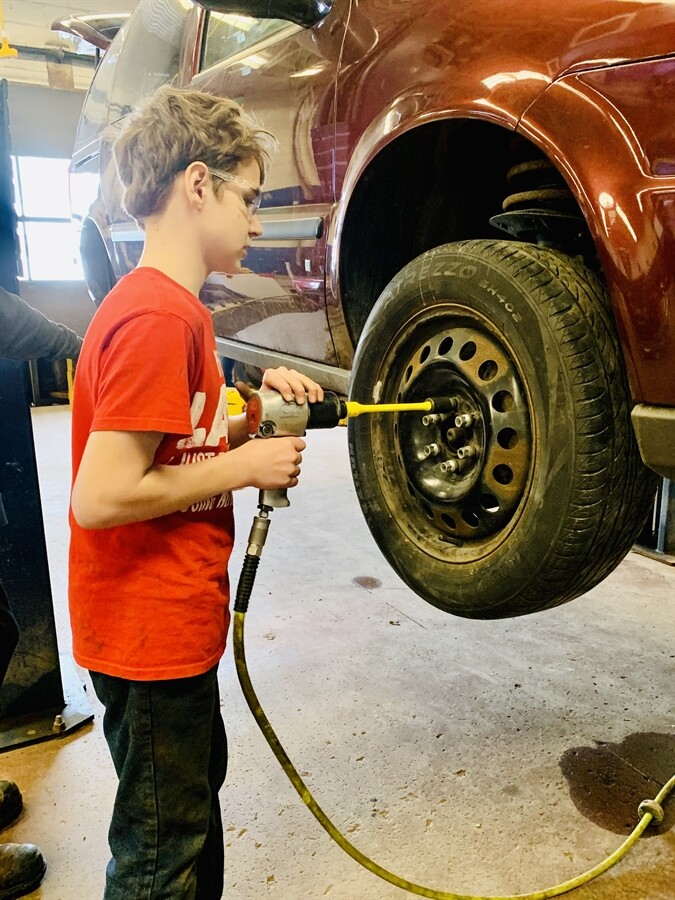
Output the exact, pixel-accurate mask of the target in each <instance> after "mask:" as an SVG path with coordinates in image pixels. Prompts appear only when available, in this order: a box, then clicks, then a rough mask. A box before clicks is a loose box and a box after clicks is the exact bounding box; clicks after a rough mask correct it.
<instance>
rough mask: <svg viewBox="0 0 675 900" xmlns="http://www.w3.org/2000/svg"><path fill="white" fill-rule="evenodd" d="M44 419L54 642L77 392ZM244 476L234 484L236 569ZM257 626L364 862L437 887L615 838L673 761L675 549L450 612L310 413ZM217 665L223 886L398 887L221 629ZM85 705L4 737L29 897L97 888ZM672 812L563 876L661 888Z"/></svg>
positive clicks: (534, 885) (596, 889) (643, 889)
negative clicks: (253, 699)
mask: <svg viewBox="0 0 675 900" xmlns="http://www.w3.org/2000/svg"><path fill="white" fill-rule="evenodd" d="M34 425H35V432H36V443H37V449H38V462H39V468H40V473H41V481H42V493H43V505H44V510H45V527H46V533H47V543H48V548H49V554H50V565H51V569H52V580H53V593H54V603H55V607H56V617H57V624H58V629H59V641H60V646H61V650H62V652H63V653H64V654H68V653H69V633H68V626H67V614H66V602H65V596H66V555H67V528H66V527H65V516H66V509H67V496H68V479H69V454H68V450H67V447H68V440H69V437H68V434H69V412H68V410H67V409H64V408H48V409H40V410H37V411H36V412H35V414H34ZM256 497H257V495H256V492H255V491H248V492H244V493H242V494H240V495H239V496H238V497H237V510H238V524H239V538H240V539H239V552H238V553H237V555H236V557H235V560H234V564H233V567H232V573H233V575H234V579H235V580H236V577H237V575H238V571H239V565H240V561H241V551H242V547H243V544H244V543H245V540H244V539H245V536H246V535H247V534H248V529H249V524H250V521H251V517H252V515H253V514H254V512H255V504H256ZM533 540H536V536H534V535H533ZM247 648H248V658H249V666H250V671H251V677H252V679H253V683H254V685H255V687H256V689H257V691H258V693H259V696H260V699H261V702H262V706H263V708H264V709H265V710H266V711H267V713H268V715H269V717H270V719H271V721H272V723H273V725H274V726H275V728H276V729H277V732H278V734H279V737H280V739H281V742H282V743H283V745H284V746H285V748H286V749H287V751H288V753H289V755H290V757H291V759H292V760H293V761H294V763H295V764H296V766H297V768H298V769H299V770H300V772H301V773H302V774H303V775H304V777H305V779H306V781H307V784H308V786H309V788H310V790H312V791H313V792H314V794H315V797H316V799H317V801H318V802H319V803H320V804H321V805H322V807H323V808H324V810H325V811H326V812H327V813H328V814H329V815H330V816H331V818H332V819H333V821H334V822H335V823H336V825H337V826H338V827H339V828H341V830H343V831H344V832H345V833H346V834H347V835H348V837H349V839H350V840H352V841H353V842H354V843H355V845H356V846H357V847H358V848H359V849H360V850H362V851H363V852H364V853H366V854H367V855H369V856H372V857H373V858H374V859H375V860H376V861H377V862H378V863H380V864H381V865H383V866H384V867H386V868H389V869H391V870H393V871H394V872H396V873H397V874H398V875H400V876H402V877H404V878H407V879H409V880H411V881H414V882H417V883H419V884H423V885H426V886H429V887H432V888H435V889H438V890H444V891H453V892H456V893H466V894H486V895H492V894H496V895H512V894H516V893H524V892H529V891H534V890H537V889H539V890H540V889H543V888H547V887H550V886H552V885H555V884H557V883H559V882H562V881H565V880H567V879H570V878H572V877H574V876H576V875H577V874H579V873H581V872H583V871H584V870H586V869H587V868H589V867H591V866H593V865H595V864H596V863H598V862H600V861H601V860H602V859H604V857H605V856H606V855H608V854H609V853H610V852H612V851H614V850H615V849H616V848H617V847H618V846H619V845H620V844H621V842H622V841H623V840H624V837H625V836H626V835H627V833H628V832H629V830H630V829H631V828H632V827H633V825H634V823H635V821H636V809H637V805H638V803H639V802H640V801H641V800H643V799H645V798H649V797H653V796H655V794H656V793H657V791H658V789H659V787H660V786H661V785H662V784H663V783H664V782H665V781H666V780H667V778H668V777H669V776H670V775H672V774H673V773H675V704H674V691H673V670H674V665H675V663H674V660H675V569H673V568H672V567H669V566H667V565H665V564H664V563H661V562H657V561H653V560H651V559H648V558H645V557H643V556H640V555H638V554H635V553H631V554H630V555H629V556H628V558H627V559H626V560H625V561H624V563H623V564H622V565H621V566H620V567H619V569H618V570H617V571H616V572H615V573H614V574H613V575H612V576H610V577H609V578H608V579H607V580H606V581H605V582H604V583H603V584H602V585H600V587H598V588H596V589H595V590H593V591H591V592H590V593H589V594H587V595H586V596H584V597H582V598H580V599H578V600H576V601H574V602H573V603H570V604H568V605H566V606H563V607H561V608H559V609H556V610H553V611H550V612H547V613H542V614H539V615H536V616H532V617H529V618H524V619H512V620H506V621H496V622H475V621H465V620H462V619H458V618H453V617H450V616H448V615H446V614H444V613H441V612H439V611H438V610H436V609H434V608H432V607H431V606H429V605H427V604H425V603H424V602H423V601H422V600H420V599H419V598H417V597H416V596H415V595H414V594H412V593H411V591H410V590H408V589H407V588H406V587H405V586H404V585H403V583H402V582H401V581H400V580H399V579H398V578H397V576H396V575H395V574H394V573H393V571H392V570H391V569H390V568H389V566H388V565H387V563H386V562H385V561H384V559H383V558H382V557H381V555H380V554H379V552H378V550H377V548H376V546H375V545H374V543H373V541H372V539H371V537H370V534H369V532H368V531H367V529H366V526H365V524H364V521H363V519H362V517H361V514H360V511H359V507H358V503H357V500H356V497H355V494H354V489H353V486H352V482H351V476H350V473H349V466H348V459H347V435H346V430H345V429H336V430H335V431H332V432H325V433H321V432H317V433H312V434H310V437H309V449H308V451H307V453H306V456H305V463H304V469H303V476H302V479H301V485H300V486H299V487H298V488H297V489H296V490H294V491H293V493H292V505H291V508H290V509H288V510H278V511H275V513H274V514H273V516H272V526H271V529H270V536H269V539H268V543H267V547H266V550H265V554H264V556H263V559H262V562H261V565H260V570H259V575H258V581H257V585H256V592H255V594H254V597H253V600H252V604H251V611H250V612H249V614H248V616H247ZM80 674H81V677H82V679H83V680H85V681H86V679H87V676H86V673H84V672H81V673H80ZM221 683H222V694H223V714H224V718H225V721H226V726H227V729H228V734H229V740H230V751H231V755H230V771H229V775H228V782H227V784H226V786H225V788H224V789H223V792H222V807H223V816H224V824H225V828H226V829H227V831H226V834H227V850H226V892H225V896H226V897H229V898H237V900H260V898H261V897H276V898H278V900H322V898H328V900H389V898H391V900H396V898H403V897H405V896H406V894H405V892H404V891H402V890H400V889H398V888H395V887H393V886H391V885H389V884H386V883H385V882H383V881H380V880H379V879H378V878H376V877H375V876H374V875H372V874H371V873H369V872H368V871H366V870H365V869H363V868H361V867H360V866H359V865H358V864H357V863H355V862H354V861H353V860H351V859H350V858H349V857H348V856H347V855H346V854H344V853H343V852H342V851H341V850H340V849H338V848H337V847H336V845H335V844H333V843H332V841H331V840H330V839H329V838H328V836H327V835H326V834H325V833H324V832H323V831H322V829H321V828H320V826H319V825H318V823H317V822H316V821H315V820H314V819H313V817H312V816H311V814H310V813H309V811H308V810H307V809H306V808H305V807H304V806H303V804H302V803H301V801H300V800H299V798H298V797H297V795H296V793H295V791H294V790H293V788H292V787H291V785H290V783H289V782H288V781H287V779H286V776H285V775H284V774H283V772H282V770H281V768H280V767H279V765H278V763H277V762H276V760H275V759H274V757H273V756H272V753H271V751H270V750H269V748H268V747H267V745H266V743H265V742H264V739H263V738H262V736H261V734H260V732H259V731H258V729H257V726H256V725H255V723H254V721H253V719H252V717H251V715H250V713H249V712H248V709H247V708H246V706H245V703H244V700H243V699H242V696H241V692H240V689H239V686H238V684H237V683H236V676H235V674H234V668H233V663H232V657H231V651H230V650H228V652H227V654H226V658H225V660H224V661H223V663H222V664H221ZM89 690H90V695H91V697H92V701H93V702H94V704H95V698H94V697H93V693H92V692H91V688H90V689H89ZM95 711H96V716H95V719H94V722H93V724H91V725H88V726H85V727H84V728H83V729H82V730H80V731H79V732H77V733H75V734H73V735H71V736H67V737H65V738H63V739H61V740H54V741H50V742H47V743H45V744H40V745H36V746H33V747H28V748H24V749H18V750H13V751H10V752H9V753H6V754H4V755H3V756H2V758H1V759H0V777H4V778H11V779H14V780H16V781H17V782H18V783H19V785H20V787H21V788H22V790H23V792H24V796H25V804H26V809H25V812H24V813H23V815H22V817H21V818H20V819H19V820H18V821H17V823H16V824H15V826H14V827H13V828H11V829H7V830H6V831H5V832H3V835H2V838H3V839H4V840H15V841H33V842H35V843H37V844H39V846H40V847H41V848H42V850H43V852H44V854H45V856H46V858H47V861H48V870H47V875H46V877H45V880H44V882H43V885H42V887H41V889H40V890H39V891H38V892H36V893H35V894H34V895H33V896H34V897H36V898H38V897H39V898H43V900H96V898H99V897H100V896H101V894H102V887H103V880H104V868H105V864H106V861H107V857H108V851H107V843H106V830H107V820H108V814H109V810H110V807H111V804H112V799H113V795H114V790H115V779H114V773H113V768H112V764H111V762H110V760H109V757H108V752H107V748H106V745H105V742H104V738H103V734H102V729H101V718H100V709H99V707H98V706H96V705H95ZM185 727H186V728H188V729H189V727H190V723H189V722H186V723H185ZM674 823H675V797H673V798H672V799H671V800H670V801H668V802H667V804H666V821H665V822H664V825H663V826H662V827H661V829H660V830H658V831H657V830H653V831H652V830H650V831H649V832H648V836H647V837H645V838H643V839H642V840H641V841H640V842H639V843H638V845H637V847H636V848H635V849H634V850H633V852H632V854H631V855H630V857H629V858H628V859H627V860H626V861H624V862H622V863H620V864H618V865H617V866H616V867H615V868H614V869H612V870H611V871H610V872H609V873H607V874H606V875H604V876H602V877H601V878H600V879H599V880H598V881H596V882H594V883H593V884H592V885H590V886H588V887H585V888H581V889H579V890H578V891H577V892H576V893H572V894H570V895H567V896H570V897H572V898H574V900H591V898H592V900H629V898H630V900H673V898H674V897H675V831H674V830H673V824H674ZM130 900H132V898H130Z"/></svg>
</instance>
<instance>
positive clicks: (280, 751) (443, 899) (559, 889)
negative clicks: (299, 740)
mask: <svg viewBox="0 0 675 900" xmlns="http://www.w3.org/2000/svg"><path fill="white" fill-rule="evenodd" d="M244 566H246V562H245V563H244ZM256 567H257V559H256ZM254 577H255V572H254V571H253V572H252V577H251V578H250V579H249V583H248V585H247V588H246V590H247V592H248V594H249V595H250V589H251V587H252V585H253V578H254ZM240 586H241V582H240ZM247 606H248V597H246V598H245V599H244V602H240V597H239V595H238V597H237V604H236V605H235V613H234V660H235V664H236V667H237V675H238V677H239V683H240V685H241V688H242V691H243V692H244V697H245V698H246V702H247V703H248V707H249V709H250V710H251V712H252V713H253V716H254V717H255V720H256V722H257V723H258V727H259V728H260V730H261V731H262V733H263V735H264V736H265V739H266V741H267V743H268V744H269V745H270V747H271V748H272V751H273V753H274V755H275V756H276V758H277V759H278V760H279V762H280V763H281V766H282V768H283V770H284V772H285V773H286V775H288V777H289V779H290V781H291V783H292V785H293V787H294V788H295V789H296V791H297V792H298V794H299V795H300V797H301V798H302V801H303V803H305V805H306V806H308V807H309V810H310V811H311V813H312V815H313V816H314V817H315V818H316V819H317V821H318V822H319V824H320V825H321V826H322V827H323V828H324V829H325V830H326V831H327V832H328V834H329V835H330V836H331V837H332V838H333V840H334V841H335V843H336V844H338V845H339V846H340V847H342V849H343V850H344V851H345V853H348V854H349V855H350V856H351V857H352V859H355V860H356V862H358V863H360V864H361V865H362V866H363V867H364V868H366V869H368V871H369V872H372V873H373V874H374V875H377V876H378V877H379V878H382V879H383V880H384V881H388V882H389V883H390V884H393V885H396V887H399V888H403V890H405V891H410V893H412V894H417V895H418V896H419V897H431V898H432V900H547V898H548V897H559V896H560V895H561V894H566V893H567V892H568V891H572V890H574V889H575V888H578V887H581V885H583V884H587V883H588V882H589V881H592V879H594V878H597V877H598V875H602V873H603V872H606V871H607V870H608V869H611V867H612V866H613V865H615V864H616V863H618V862H619V860H620V859H623V857H624V856H625V855H626V854H627V853H628V851H629V850H630V849H631V847H632V846H633V844H635V843H636V841H637V840H638V838H639V837H640V836H641V835H642V833H643V832H644V831H645V829H646V828H647V827H648V825H649V824H650V822H651V821H652V819H654V820H655V821H656V823H657V824H660V823H661V822H662V821H663V809H662V803H663V801H664V800H665V799H666V797H667V796H668V794H669V793H670V792H671V791H672V790H673V788H675V775H673V776H672V778H670V780H669V781H668V782H667V784H665V785H664V786H663V787H662V788H661V790H660V791H659V793H658V794H657V796H656V797H655V798H654V800H644V801H643V802H642V803H641V804H640V806H639V809H638V814H639V815H640V816H641V818H640V821H639V823H638V825H637V826H636V827H635V829H634V830H633V832H632V834H631V835H630V836H629V837H628V838H626V840H625V841H624V842H623V844H621V846H620V847H619V848H618V849H617V850H615V851H614V853H612V855H611V856H608V857H607V859H605V860H604V861H603V862H601V863H599V864H598V865H597V866H594V867H593V868H592V869H589V870H588V871H587V872H584V873H583V875H579V876H578V877H577V878H572V879H571V880H570V881H565V882H563V883H562V884H558V885H556V886H555V887H550V888H546V889H545V890H543V891H533V892H532V893H530V894H509V896H507V897H504V896H501V897H483V896H477V895H475V894H453V893H452V892H451V891H437V890H434V889H433V888H428V887H423V886H422V885H419V884H415V883H414V882H412V881H408V880H407V879H405V878H400V877H399V876H398V875H394V873H393V872H389V871H388V870H387V869H384V868H383V867H382V866H380V865H378V864H377V863H376V862H374V861H373V860H372V859H369V858H368V857H367V856H366V855H365V854H364V853H361V851H360V850H358V849H357V848H356V847H355V846H354V845H353V844H352V843H350V842H349V841H348V840H347V838H346V837H345V836H344V835H343V834H342V833H341V832H340V831H338V829H337V828H336V827H335V825H333V823H332V822H331V820H330V819H329V818H328V816H327V815H326V814H325V812H324V811H323V810H322V809H321V807H320V806H319V804H318V803H317V802H316V800H315V799H314V797H312V795H311V793H310V791H309V789H308V787H307V785H306V784H305V783H304V781H303V780H302V778H301V777H300V776H299V775H298V772H297V770H296V768H295V766H294V765H293V763H292V762H291V761H290V759H289V758H288V756H287V754H286V751H285V750H284V748H283V747H282V746H281V743H280V742H279V738H278V737H277V736H276V734H275V732H274V729H273V728H272V726H271V724H270V722H269V720H268V718H267V716H266V715H265V713H264V712H263V709H262V707H261V706H260V702H259V700H258V698H257V696H256V693H255V691H254V689H253V685H252V684H251V679H250V677H249V674H248V667H247V665H246V652H245V649H244V619H245V618H246V608H247ZM238 607H241V608H238Z"/></svg>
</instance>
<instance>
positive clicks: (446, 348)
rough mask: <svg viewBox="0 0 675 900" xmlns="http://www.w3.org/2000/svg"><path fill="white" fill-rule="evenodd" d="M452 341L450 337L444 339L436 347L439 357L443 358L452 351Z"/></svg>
mask: <svg viewBox="0 0 675 900" xmlns="http://www.w3.org/2000/svg"><path fill="white" fill-rule="evenodd" d="M453 344H454V341H453V339H452V338H451V337H445V338H443V340H442V341H441V343H440V344H439V345H438V353H439V356H445V354H446V353H449V352H450V351H451V350H452V345H453Z"/></svg>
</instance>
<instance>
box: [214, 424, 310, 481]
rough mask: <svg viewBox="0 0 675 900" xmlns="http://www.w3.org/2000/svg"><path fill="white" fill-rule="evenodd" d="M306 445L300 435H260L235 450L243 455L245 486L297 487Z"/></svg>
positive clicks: (240, 458) (242, 466)
mask: <svg viewBox="0 0 675 900" xmlns="http://www.w3.org/2000/svg"><path fill="white" fill-rule="evenodd" d="M306 446H307V445H306V444H305V442H304V441H303V439H302V438H299V437H283V438H256V439H255V440H253V441H249V442H248V443H247V444H244V445H242V446H241V447H238V448H237V449H236V450H232V451H231V452H232V453H233V454H234V453H236V454H238V455H239V466H240V472H241V478H242V485H241V486H242V487H254V488H259V489H260V490H264V491H270V490H272V491H273V490H277V489H278V488H289V487H295V485H296V484H297V483H298V477H299V475H300V463H301V462H302V451H303V450H304V449H305V447H306ZM226 455H227V456H229V455H230V454H229V453H228V454H226Z"/></svg>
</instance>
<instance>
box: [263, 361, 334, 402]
mask: <svg viewBox="0 0 675 900" xmlns="http://www.w3.org/2000/svg"><path fill="white" fill-rule="evenodd" d="M262 387H263V388H267V389H272V390H275V391H279V393H280V394H281V396H282V397H283V398H284V400H286V401H288V402H290V401H291V400H293V398H295V402H296V403H298V404H299V405H300V406H302V404H303V403H304V402H305V397H306V398H307V399H308V400H309V402H310V403H315V402H316V401H317V400H323V389H322V387H321V385H320V384H317V383H316V381H312V379H311V378H308V377H307V375H303V374H302V372H296V370H295V369H287V368H286V366H279V368H278V369H267V370H266V371H265V374H264V375H263V380H262Z"/></svg>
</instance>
